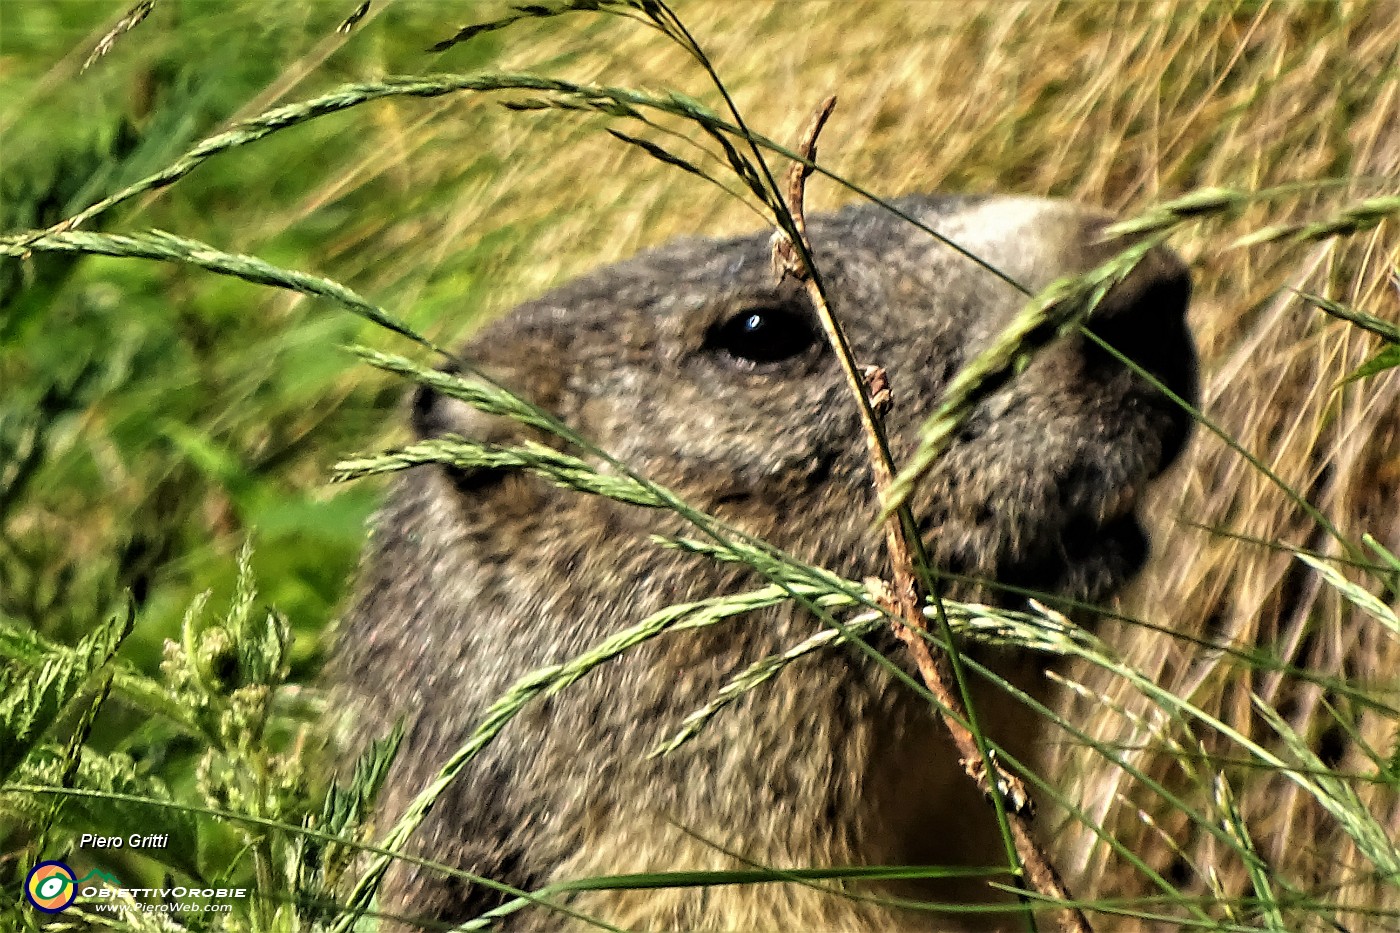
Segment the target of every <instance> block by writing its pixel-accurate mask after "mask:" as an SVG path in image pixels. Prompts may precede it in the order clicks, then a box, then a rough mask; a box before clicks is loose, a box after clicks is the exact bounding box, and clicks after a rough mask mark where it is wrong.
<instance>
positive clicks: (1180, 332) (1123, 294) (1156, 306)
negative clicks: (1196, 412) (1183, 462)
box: [1084, 245, 1197, 467]
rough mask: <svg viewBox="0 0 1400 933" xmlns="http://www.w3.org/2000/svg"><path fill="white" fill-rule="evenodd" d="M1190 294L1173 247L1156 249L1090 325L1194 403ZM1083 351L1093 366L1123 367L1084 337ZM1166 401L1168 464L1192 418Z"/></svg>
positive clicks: (1165, 452) (1182, 442) (1115, 290)
mask: <svg viewBox="0 0 1400 933" xmlns="http://www.w3.org/2000/svg"><path fill="white" fill-rule="evenodd" d="M1113 248H1114V249H1115V250H1116V249H1121V248H1123V247H1122V246H1121V245H1120V246H1115V247H1113ZM1190 297H1191V276H1190V273H1189V272H1188V271H1187V269H1186V265H1185V264H1184V263H1183V262H1182V261H1181V259H1180V258H1178V257H1177V255H1176V254H1175V253H1173V252H1172V251H1171V250H1169V249H1166V248H1165V247H1157V248H1154V249H1153V250H1152V251H1151V252H1149V253H1148V254H1147V255H1146V256H1145V257H1143V259H1142V261H1141V262H1139V263H1138V265H1137V267H1136V268H1135V269H1134V270H1133V271H1132V273H1131V274H1129V276H1128V277H1127V278H1126V279H1124V280H1123V281H1122V282H1120V283H1119V284H1118V285H1117V286H1115V287H1114V288H1113V289H1112V290H1111V291H1110V292H1109V293H1108V294H1107V295H1106V296H1104V299H1103V301H1102V302H1100V304H1099V307H1098V308H1097V309H1096V310H1095V312H1094V315H1093V317H1092V318H1090V320H1089V325H1088V329H1089V330H1090V331H1091V332H1093V333H1094V334H1095V335H1097V336H1098V337H1099V338H1100V339H1101V340H1103V341H1104V342H1105V343H1107V344H1108V345H1109V346H1111V347H1113V348H1114V349H1115V350H1117V351H1118V352H1119V353H1122V354H1123V355H1124V356H1126V357H1127V358H1128V359H1130V360H1132V361H1133V362H1134V363H1136V364H1137V365H1138V366H1141V367H1142V368H1143V369H1144V370H1146V371H1147V372H1148V373H1150V374H1151V375H1152V376H1153V378H1155V379H1157V380H1159V381H1160V382H1161V383H1162V384H1163V385H1165V386H1166V387H1167V388H1168V389H1170V390H1171V391H1172V392H1173V393H1174V394H1176V395H1177V396H1179V397H1180V398H1182V399H1183V400H1185V401H1187V402H1189V403H1191V404H1192V405H1195V404H1196V401H1197V386H1196V351H1195V347H1194V346H1193V344H1192V342H1191V333H1190V331H1189V329H1188V328H1187V326H1186V306H1187V303H1188V302H1189V300H1190ZM1084 352H1085V356H1086V359H1087V360H1088V362H1089V364H1090V365H1091V366H1097V365H1104V366H1121V365H1122V364H1121V362H1120V361H1119V360H1118V359H1117V358H1116V357H1114V356H1113V355H1112V354H1110V353H1108V352H1107V351H1106V350H1104V349H1103V348H1102V347H1100V346H1099V345H1098V344H1096V343H1095V342H1094V341H1092V340H1086V341H1085V348H1084ZM1164 404H1165V405H1166V406H1167V407H1168V408H1169V410H1170V411H1171V412H1173V417H1172V421H1171V428H1170V430H1169V431H1168V433H1167V434H1166V436H1164V437H1163V439H1162V440H1163V445H1164V446H1163V460H1162V463H1163V466H1164V467H1165V466H1166V465H1167V464H1169V463H1171V461H1172V460H1173V459H1174V458H1175V457H1176V455H1177V454H1178V453H1180V451H1181V448H1182V447H1183V446H1184V445H1185V443H1186V438H1187V436H1188V435H1189V434H1190V429H1191V419H1190V416H1189V415H1188V414H1187V413H1186V412H1185V411H1183V410H1182V408H1181V406H1180V405H1178V404H1176V403H1175V402H1173V401H1171V400H1169V399H1165V400H1164Z"/></svg>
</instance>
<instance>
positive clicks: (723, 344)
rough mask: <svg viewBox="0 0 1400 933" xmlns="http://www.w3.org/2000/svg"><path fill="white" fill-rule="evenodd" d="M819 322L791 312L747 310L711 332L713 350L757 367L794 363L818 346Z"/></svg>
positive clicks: (710, 343) (710, 344)
mask: <svg viewBox="0 0 1400 933" xmlns="http://www.w3.org/2000/svg"><path fill="white" fill-rule="evenodd" d="M818 336H819V335H818V333H817V329H816V326H815V322H814V321H813V320H812V319H811V317H810V316H809V315H807V314H805V313H803V312H801V311H798V310H794V309H789V308H781V307H778V308H746V309H745V310H743V311H740V312H739V313H738V314H736V315H734V316H733V317H731V318H728V319H727V320H724V321H721V322H720V323H718V324H716V325H715V326H714V327H712V328H711V329H710V333H709V335H708V337H707V339H706V341H705V343H706V345H707V346H708V347H709V348H710V349H713V350H718V351H720V352H721V353H724V354H726V355H727V356H729V357H732V358H733V359H735V360H738V361H740V362H744V363H752V364H754V365H762V364H765V363H780V362H782V361H783V360H790V359H792V358H793V357H794V356H797V355H799V354H801V353H802V352H803V351H804V350H806V349H807V348H809V347H810V346H812V344H814V343H816V342H817V339H818Z"/></svg>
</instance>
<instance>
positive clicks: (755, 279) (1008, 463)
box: [414, 197, 1195, 601]
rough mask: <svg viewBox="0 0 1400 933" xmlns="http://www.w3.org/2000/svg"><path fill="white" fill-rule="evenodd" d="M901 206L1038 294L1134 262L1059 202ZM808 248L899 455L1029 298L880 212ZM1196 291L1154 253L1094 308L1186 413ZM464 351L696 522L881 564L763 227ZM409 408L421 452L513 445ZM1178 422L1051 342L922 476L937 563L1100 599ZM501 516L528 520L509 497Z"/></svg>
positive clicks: (680, 254) (855, 444)
mask: <svg viewBox="0 0 1400 933" xmlns="http://www.w3.org/2000/svg"><path fill="white" fill-rule="evenodd" d="M900 206H901V207H902V209H903V210H905V211H906V212H909V213H911V214H914V215H916V216H917V217H918V218H919V219H920V220H921V221H922V222H924V223H925V224H927V225H928V226H930V227H932V228H933V229H935V230H938V231H939V232H940V233H942V234H943V235H945V236H947V237H949V238H950V239H952V240H954V241H955V242H957V243H958V244H959V245H961V246H962V247H964V248H965V249H967V250H968V251H969V252H971V253H973V254H975V255H976V256H978V257H979V258H980V259H982V260H983V261H984V262H985V263H987V264H988V265H990V266H993V267H995V268H996V269H998V270H1000V271H1001V272H1003V273H1005V274H1006V276H1007V277H1009V278H1011V279H1013V280H1015V281H1016V282H1018V283H1020V284H1022V285H1024V286H1026V287H1028V288H1030V289H1032V290H1036V289H1039V288H1041V287H1043V286H1044V285H1046V284H1047V283H1049V282H1050V281H1051V280H1053V279H1055V278H1057V277H1059V276H1063V275H1066V274H1071V273H1075V272H1080V271H1084V270H1086V269H1088V268H1090V267H1092V266H1094V265H1096V264H1098V263H1100V262H1102V261H1104V260H1106V259H1107V258H1109V257H1110V256H1112V255H1113V253H1114V252H1116V251H1117V250H1118V249H1121V248H1122V247H1123V245H1124V244H1122V243H1121V242H1120V243H1118V244H1116V245H1115V244H1112V243H1108V242H1105V241H1104V238H1103V235H1102V234H1103V229H1104V227H1105V224H1106V221H1105V220H1104V218H1102V217H1101V216H1099V215H1096V214H1093V213H1089V212H1086V211H1084V210H1082V209H1080V208H1077V207H1074V206H1072V205H1069V204H1066V203H1063V202H1056V201H1048V200H1041V199H1033V198H991V199H983V198H956V197H944V198H938V197H921V198H908V199H905V200H903V201H902V202H900ZM810 234H811V239H812V243H813V250H814V254H815V256H816V259H817V262H818V264H819V266H820V267H821V270H822V274H823V277H824V280H825V282H826V284H827V287H828V289H829V293H830V299H831V304H832V306H833V309H834V311H835V313H836V314H837V315H838V316H839V318H840V319H841V321H842V322H843V325H844V327H845V328H846V331H847V333H848V336H849V339H850V342H851V344H852V347H853V349H854V351H855V355H856V358H857V360H858V362H860V363H862V364H877V365H880V366H883V367H884V368H885V369H886V371H887V373H888V375H889V379H890V382H891V385H892V387H893V391H894V395H895V407H894V410H893V412H892V414H891V415H890V417H889V419H888V423H887V427H888V429H889V432H890V436H891V443H892V447H893V450H894V453H895V456H896V460H897V461H898V460H899V458H900V457H901V455H905V454H908V453H909V452H910V451H911V450H912V449H913V447H914V444H915V430H916V428H917V426H918V424H919V423H920V422H921V421H922V420H923V419H924V418H926V417H927V416H928V414H929V413H930V411H931V410H932V407H933V405H934V404H935V403H936V402H937V400H938V399H939V397H940V394H941V392H942V391H943V389H944V387H945V386H946V385H947V383H948V381H949V380H950V379H951V378H952V377H953V375H954V374H955V373H957V372H958V370H959V368H960V367H961V366H962V365H963V364H964V363H966V362H968V361H969V360H971V359H973V358H974V357H975V356H976V355H977V353H978V352H979V351H980V350H982V349H983V348H984V347H985V346H986V345H987V344H988V343H989V342H990V341H991V340H992V338H993V337H994V336H995V335H996V334H997V333H998V332H999V331H1000V330H1001V329H1002V328H1003V327H1004V326H1005V325H1006V324H1007V323H1008V322H1009V320H1010V318H1011V317H1012V315H1013V314H1015V313H1016V311H1017V310H1019V309H1020V308H1021V307H1022V306H1023V305H1024V304H1025V302H1026V296H1025V295H1024V294H1023V293H1021V292H1020V291H1018V290H1017V289H1016V288H1014V287H1013V286H1011V285H1010V284H1008V283H1007V282H1006V281H1003V280H1002V279H1000V278H998V277H997V276H996V275H994V274H992V273H991V272H989V271H988V270H987V269H986V268H984V267H983V266H980V265H978V264H977V263H975V262H973V261H972V260H970V259H968V258H967V257H966V256H964V255H960V254H959V253H957V252H955V251H954V250H952V249H950V248H948V247H947V246H946V245H944V244H943V243H940V242H938V241H937V240H935V239H934V238H932V237H930V236H929V235H928V234H927V233H926V232H924V231H921V230H919V229H918V228H917V227H915V226H914V225H911V224H909V223H907V222H905V221H903V220H901V219H900V218H898V217H896V216H894V215H892V214H890V213H889V212H886V211H882V210H880V209H878V208H876V207H871V206H864V207H856V208H851V209H847V210H845V211H843V212H841V213H838V214H835V215H832V216H826V217H819V218H814V219H813V222H812V224H811V230H810ZM1189 292H1190V282H1189V278H1188V276H1187V273H1186V271H1185V269H1184V268H1183V266H1182V265H1181V264H1180V262H1179V261H1178V260H1177V259H1176V258H1175V257H1174V256H1173V255H1172V254H1170V253H1169V252H1167V251H1165V250H1158V251H1155V252H1153V253H1150V254H1149V255H1148V257H1147V259H1146V260H1145V261H1144V262H1143V263H1141V264H1140V265H1139V266H1138V268H1137V269H1136V271H1135V272H1134V273H1133V274H1132V276H1130V277H1129V279H1128V280H1127V281H1125V282H1123V283H1121V284H1120V285H1119V286H1118V287H1117V288H1116V289H1114V290H1113V291H1112V292H1111V293H1110V294H1109V296H1108V297H1107V299H1106V300H1105V301H1103V302H1102V304H1101V305H1100V307H1099V310H1098V311H1097V313H1096V315H1095V317H1094V320H1093V322H1092V329H1093V330H1094V331H1095V332H1096V333H1097V334H1098V335H1099V336H1100V337H1102V338H1104V339H1105V340H1106V341H1107V342H1108V343H1109V344H1111V345H1112V346H1114V347H1115V348H1117V349H1118V350H1119V351H1121V352H1122V353H1124V354H1125V355H1127V356H1128V357H1129V358H1131V359H1133V360H1135V361H1136V362H1138V363H1139V364H1140V365H1141V366H1143V367H1144V368H1145V369H1146V370H1147V371H1148V372H1150V373H1152V374H1153V375H1154V376H1155V377H1156V378H1158V379H1160V380H1161V381H1162V382H1164V383H1165V384H1166V385H1167V386H1168V387H1169V388H1171V389H1172V390H1173V391H1174V392H1175V393H1176V394H1178V395H1180V396H1183V397H1185V398H1187V399H1193V398H1194V395H1195V354H1194V351H1193V349H1192V345H1191V341H1190V338H1189V334H1188V333H1187V330H1186V325H1185V319H1184V315H1185V309H1186V303H1187V298H1188V295H1189ZM464 356H465V357H466V358H467V359H468V360H469V361H470V362H471V363H472V364H473V365H476V366H479V367H481V368H482V369H484V370H485V371H486V372H488V373H489V374H491V375H493V376H494V377H496V378H498V379H499V380H500V381H501V382H503V383H504V384H505V385H507V386H508V387H511V388H513V389H515V390H517V391H519V392H521V393H523V394H524V395H526V396H527V397H529V398H531V399H532V400H533V401H535V402H537V403H538V404H540V405H542V406H544V407H545V408H548V409H550V410H552V411H554V412H556V413H557V414H558V415H559V416H560V417H561V418H562V419H563V420H564V421H566V422H567V423H568V424H569V425H570V426H571V427H573V428H574V429H575V430H576V431H577V432H578V433H579V434H581V435H583V436H584V437H587V438H588V439H590V440H592V441H594V442H596V443H597V444H598V446H599V447H601V448H602V449H603V450H606V451H608V452H609V453H610V454H612V455H613V456H615V457H617V458H618V459H619V460H621V461H623V462H624V463H627V464H628V465H630V466H631V467H633V468H635V469H637V470H638V471H639V472H641V473H642V474H644V475H646V476H648V477H649V478H651V479H653V480H655V481H657V482H659V483H662V484H663V485H666V486H669V487H670V488H672V489H673V490H675V491H676V492H678V493H680V494H681V495H682V497H684V498H686V499H687V500H688V501H689V502H690V503H691V504H692V505H694V506H696V507H697V508H700V509H702V510H707V511H710V512H712V513H715V514H718V515H720V516H721V517H723V518H725V519H727V520H730V521H732V522H734V523H735V524H737V525H739V526H740V527H742V528H744V529H745V530H747V531H750V532H752V533H755V534H758V535H760V536H763V537H765V538H768V539H769V540H771V541H773V543H775V544H778V545H779V546H782V547H785V548H789V549H791V550H793V551H795V552H796V553H798V554H800V555H801V556H803V557H805V558H807V559H811V560H814V561H817V562H819V563H824V564H826V565H828V566H830V567H831V568H832V569H834V570H837V571H838V572H841V573H847V574H851V575H855V576H859V575H860V574H861V573H867V572H874V571H875V569H876V568H873V567H872V566H870V564H872V563H873V562H872V561H871V559H870V556H869V555H870V554H871V553H873V552H875V551H878V546H877V545H875V544H874V539H873V538H872V537H871V536H870V534H869V528H870V522H871V518H872V515H873V499H872V491H871V483H870V480H869V474H868V470H867V466H866V464H867V460H868V455H867V453H866V448H865V444H864V443H863V441H862V435H861V433H860V427H859V422H858V419H857V416H856V412H855V407H854V402H853V400H852V399H851V398H850V397H849V390H848V388H847V386H846V385H845V383H844V382H843V380H842V377H841V373H840V371H839V369H838V366H837V363H836V360H835V359H834V356H833V353H832V351H831V350H830V348H829V347H828V346H827V344H826V341H825V338H824V337H823V334H822V332H821V329H820V326H819V324H818V322H817V319H816V316H815V312H814V311H813V309H812V307H811V305H810V303H809V301H808V299H807V296H806V294H805V292H804V291H803V290H802V289H800V288H797V287H792V286H791V284H790V283H789V284H788V285H787V286H780V285H778V284H775V280H774V277H773V274H772V272H771V263H770V240H769V237H768V236H767V235H762V234H760V235H753V236H748V237H740V238H735V239H727V240H700V239H692V240H684V241H680V242H677V243H673V244H671V245H670V246H668V247H666V248H663V249H661V250H657V251H654V252H652V253H649V254H646V255H644V256H641V257H639V258H637V259H634V260H631V261H629V262H624V263H621V264H618V265H615V266H611V267H609V268H606V269H603V270H600V271H598V272H596V273H594V274H592V275H589V276H586V277H584V278H581V279H579V280H576V281H575V282H573V283H571V284H569V285H566V286H565V287H563V288H560V289H558V290H556V291H554V292H552V293H550V294H548V295H546V296H544V297H543V298H541V299H539V300H537V301H533V302H530V303H528V304H526V305H523V306H521V307H520V308H518V309H516V311H515V312H513V313H512V314H510V315H508V316H506V317H505V318H503V319H501V320H499V321H497V322H496V323H495V324H494V325H492V326H489V327H487V328H485V329H484V330H482V331H481V332H480V334H479V335H478V336H477V337H476V339H475V340H473V341H472V342H471V343H470V344H469V345H468V346H467V347H466V348H465V351H464ZM414 410H415V423H416V427H417V430H418V431H419V433H420V434H423V435H425V436H433V435H437V434H440V433H456V434H460V435H463V436H467V437H474V438H478V439H481V438H490V439H494V440H507V439H510V438H511V437H512V436H514V435H515V433H516V432H515V431H514V428H513V426H510V425H508V424H505V423H503V422H500V421H498V420H495V419H490V418H487V417H485V416H482V415H480V414H478V413H476V412H475V411H473V410H471V409H469V408H468V407H467V406H465V405H464V404H463V403H460V402H454V401H451V400H447V399H443V398H441V397H438V396H435V395H432V394H431V393H424V394H422V395H420V397H419V399H418V401H417V404H416V406H415V409H414ZM1189 426H1190V420H1189V418H1188V416H1187V415H1186V413H1185V412H1183V411H1182V410H1181V408H1180V407H1179V406H1177V405H1175V404H1174V403H1172V402H1171V401H1169V400H1168V399H1167V398H1166V397H1165V396H1164V395H1163V394H1161V393H1160V392H1159V391H1157V390H1156V389H1155V388H1153V387H1152V386H1151V385H1150V384H1149V383H1148V382H1147V381H1146V380H1144V379H1142V378H1141V377H1140V376H1138V375H1135V374H1134V373H1132V372H1131V371H1130V370H1129V369H1128V368H1127V367H1125V366H1123V365H1122V364H1121V363H1120V362H1119V361H1118V360H1116V359H1114V358H1113V357H1112V356H1111V355H1109V354H1108V353H1106V352H1104V351H1103V350H1102V349H1100V348H1099V347H1098V346H1096V345H1095V344H1093V343H1092V342H1090V341H1089V340H1087V339H1085V338H1083V337H1076V338H1073V339H1069V340H1065V341H1062V342H1061V343H1060V344H1058V345H1056V346H1054V347H1052V348H1051V349H1050V350H1048V351H1047V352H1044V353H1042V354H1040V355H1039V356H1038V357H1037V358H1036V359H1035V361H1034V362H1033V364H1032V365H1031V366H1030V367H1029V368H1028V369H1027V370H1026V371H1025V372H1024V373H1022V374H1020V375H1019V376H1018V377H1017V378H1016V379H1014V380H1012V381H1011V383H1010V384H1009V385H1007V386H1006V387H1004V388H1002V389H1001V390H1000V391H999V392H998V393H997V394H996V395H995V396H994V397H992V398H990V399H989V400H988V401H986V402H985V403H983V404H982V405H981V406H980V407H979V408H978V409H977V410H976V412H975V414H974V415H973V416H972V417H971V419H970V420H968V421H967V423H966V424H965V425H964V426H963V428H962V429H961V430H960V432H959V433H958V435H957V437H956V439H955V441H954V442H953V444H952V446H951V447H950V449H949V450H948V451H947V453H946V454H945V455H944V456H943V457H942V459H941V460H940V461H939V463H938V465H937V467H936V469H935V470H934V471H933V473H932V474H931V475H930V476H929V477H928V478H927V480H926V481H925V482H924V484H923V486H922V488H921V490H920V492H919V493H918V495H917V497H916V499H915V502H914V504H915V510H916V513H917V515H918V519H919V521H920V525H921V527H922V529H923V531H924V534H925V538H926V543H927V547H928V548H929V551H930V553H931V554H932V555H933V556H934V558H935V559H936V561H937V562H938V563H939V564H941V565H942V566H943V567H944V568H945V569H947V570H949V571H951V572H952V573H954V574H959V575H962V576H965V577H971V578H982V579H986V580H994V581H998V582H1001V583H1008V584H1013V585H1016V586H1019V587H1023V588H1030V589H1034V590H1039V591H1045V592H1051V593H1058V594H1061V595H1066V596H1071V597H1074V598H1077V599H1081V600H1089V601H1093V600H1096V599H1100V598H1102V597H1103V596H1105V595H1107V594H1108V593H1109V592H1110V591H1112V590H1113V589H1114V588H1116V587H1117V586H1118V585H1120V584H1121V583H1123V582H1124V581H1125V580H1126V579H1127V578H1128V577H1129V576H1131V574H1132V573H1133V572H1135V571H1136V570H1137V569H1138V567H1139V566H1140V565H1141V563H1142V562H1143V560H1144V558H1145V556H1146V553H1147V548H1146V543H1145V541H1144V538H1143V534H1142V531H1141V529H1140V527H1139V525H1138V523H1137V521H1136V519H1135V518H1134V515H1133V509H1134V507H1135V505H1136V502H1137V498H1138V494H1139V493H1140V492H1141V491H1142V490H1143V488H1144V486H1145V485H1146V483H1147V482H1148V481H1149V480H1150V479H1151V478H1152V477H1154V476H1156V475H1157V474H1158V473H1159V472H1161V471H1162V469H1164V468H1165V466H1166V465H1167V464H1169V463H1170V462H1171V460H1172V459H1173V458H1174V457H1175V456H1176V454H1177V453H1178V452H1179V451H1180V449H1181V447H1182V445H1183V443H1184V440H1185V438H1186V436H1187V433H1188V429H1189ZM458 478H459V480H462V481H463V482H461V483H459V488H460V489H461V490H462V491H463V493H464V495H466V497H467V499H468V500H469V501H468V503H467V508H468V510H469V511H470V512H471V513H472V514H473V515H474V516H476V520H487V521H496V520H499V519H500V515H499V514H498V513H496V512H495V510H494V509H492V508H490V507H486V514H483V512H482V509H483V507H484V503H485V502H486V501H487V500H489V499H490V498H491V497H492V495H494V494H496V493H502V492H503V490H502V489H500V488H499V487H494V488H493V481H495V480H499V479H501V477H500V476H492V475H483V474H478V475H476V476H473V477H471V478H470V479H468V478H466V477H461V476H459V477H458ZM522 497H524V498H525V501H524V502H522ZM504 498H507V499H509V500H511V502H512V503H514V508H515V509H517V510H519V509H522V508H523V509H526V510H529V509H531V508H535V507H537V506H538V503H530V502H529V493H528V491H527V490H525V489H523V488H521V487H519V486H513V487H511V488H510V489H509V490H508V491H505V492H504ZM501 506H502V507H503V508H505V509H507V510H509V509H510V508H511V506H510V505H507V504H506V503H501ZM643 521H645V519H643ZM600 530H601V528H600ZM853 562H856V563H863V564H864V566H853V565H852V563H853ZM958 591H959V592H963V593H965V594H970V593H971V592H973V590H971V589H969V588H967V587H962V588H961V589H959V590H958ZM979 592H980V595H982V596H984V597H989V598H994V597H992V594H989V593H986V592H985V591H979Z"/></svg>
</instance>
